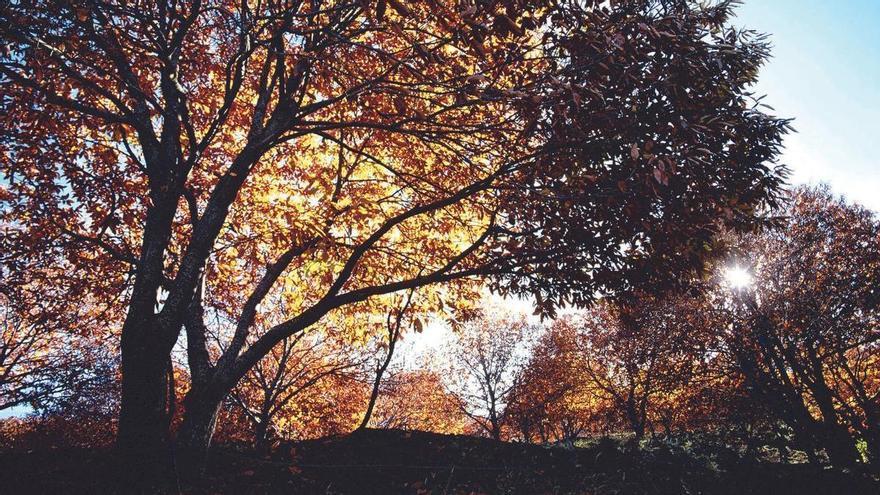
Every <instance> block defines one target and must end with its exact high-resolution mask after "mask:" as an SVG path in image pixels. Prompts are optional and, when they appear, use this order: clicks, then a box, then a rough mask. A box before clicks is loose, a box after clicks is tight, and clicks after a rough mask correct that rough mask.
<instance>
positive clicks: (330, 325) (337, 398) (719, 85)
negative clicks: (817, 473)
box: [0, 0, 880, 485]
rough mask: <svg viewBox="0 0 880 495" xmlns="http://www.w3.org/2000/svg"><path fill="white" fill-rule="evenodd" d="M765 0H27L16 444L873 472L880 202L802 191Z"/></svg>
mask: <svg viewBox="0 0 880 495" xmlns="http://www.w3.org/2000/svg"><path fill="white" fill-rule="evenodd" d="M735 3H736V2H726V1H725V2H715V3H705V2H694V1H689V0H626V1H616V2H595V1H561V2H549V1H545V0H504V1H495V0H491V1H479V2H475V3H474V2H449V1H445V0H420V1H412V2H409V1H407V2H402V1H398V0H332V1H329V2H318V3H315V2H299V1H292V2H263V1H258V2H227V1H221V0H209V1H184V2H171V3H168V2H134V3H131V2H114V1H101V2H76V1H74V2H54V1H45V2H39V1H38V2H12V3H9V2H7V3H4V4H3V5H2V6H0V37H2V49H0V129H2V130H0V229H2V232H0V277H2V278H0V296H2V299H0V306H2V308H0V309H2V310H3V314H2V315H3V316H2V317H3V322H2V327H0V329H2V339H3V340H2V345H0V409H16V408H17V409H21V408H23V407H26V408H28V411H30V412H32V413H33V414H31V415H30V416H29V417H28V419H15V420H11V421H9V422H7V423H5V424H4V429H5V430H4V431H7V430H10V431H12V430H14V431H12V433H9V434H8V435H5V436H6V437H8V438H24V433H23V432H26V431H31V430H33V429H35V428H39V427H42V426H40V425H51V424H53V422H55V423H54V424H66V425H74V426H65V428H68V429H69V428H80V427H81V428H87V427H86V426H84V425H87V424H89V423H88V421H95V418H109V419H107V420H106V421H104V422H103V424H106V425H107V428H106V432H107V434H106V435H104V437H103V438H112V437H114V436H115V437H116V439H117V446H118V447H119V448H120V452H121V453H122V454H123V455H124V456H123V457H124V458H126V459H129V460H130V461H132V462H131V466H132V469H130V470H128V471H127V473H129V474H131V476H132V477H133V478H137V479H135V481H138V482H144V483H146V484H147V485H149V484H150V483H152V482H154V480H156V479H158V478H160V477H161V476H160V475H163V474H165V473H166V472H170V471H171V470H172V468H173V471H174V472H175V473H183V477H191V478H197V477H198V474H199V472H200V471H201V470H202V469H203V468H204V465H205V462H206V456H207V452H208V449H209V446H210V445H211V443H212V441H213V440H215V437H216V440H218V441H220V442H221V443H226V444H237V445H251V446H253V447H255V448H257V449H259V450H260V451H263V452H269V451H271V450H272V449H273V447H277V446H278V445H279V444H280V442H285V441H293V440H301V439H306V438H315V437H320V436H327V435H335V434H343V433H348V432H351V431H352V430H355V429H362V428H364V427H375V428H400V429H407V430H432V431H438V432H449V433H467V434H472V435H485V436H490V437H493V438H495V439H497V440H517V441H521V442H533V443H564V444H567V445H575V444H576V443H578V442H581V441H583V440H584V439H585V438H588V437H592V436H596V435H602V434H614V435H624V436H632V437H633V438H635V439H637V440H646V439H648V438H657V437H660V436H663V437H667V438H670V437H673V436H675V435H678V434H683V433H693V432H703V433H706V434H708V432H711V433H712V435H717V436H723V437H724V438H725V441H728V442H731V444H735V445H736V446H737V447H742V449H744V450H745V451H749V452H751V451H754V450H755V449H756V448H759V447H763V446H766V445H768V444H769V443H771V441H772V442H776V443H775V444H774V445H776V444H779V445H783V446H784V448H783V447H779V449H781V450H780V451H783V450H784V451H785V453H784V455H788V450H785V449H789V450H792V451H793V450H797V451H798V452H804V453H805V455H807V456H809V457H810V459H812V460H814V461H816V462H825V461H828V462H830V463H832V464H833V465H835V466H843V467H848V468H851V467H853V466H855V465H857V464H860V463H874V464H875V465H876V463H877V462H878V459H880V405H878V393H880V389H878V387H880V381H878V378H877V376H876V368H877V366H876V365H877V358H878V357H877V356H878V354H877V345H876V339H877V337H878V333H877V314H876V311H877V303H878V301H880V295H878V292H877V289H876V287H877V283H876V282H877V280H878V275H880V261H878V258H877V256H880V254H878V253H880V249H878V222H877V220H876V218H875V216H874V215H873V214H872V213H870V212H868V211H866V210H864V209H862V208H860V207H858V206H854V205H850V204H847V203H845V202H844V201H842V200H838V199H836V198H834V197H832V196H831V195H830V193H828V192H827V191H824V190H821V189H819V190H813V189H810V190H806V189H804V190H798V191H795V192H792V193H790V194H789V193H786V192H784V190H783V182H784V179H785V175H786V172H785V168H784V167H783V166H781V165H779V164H778V163H777V162H776V158H777V155H778V153H779V152H780V147H781V140H782V137H783V135H784V134H785V133H786V132H787V131H788V129H789V127H788V121H787V120H785V119H780V118H776V117H774V116H771V115H768V114H766V113H763V112H762V111H761V110H760V108H759V99H758V98H756V97H755V96H754V95H753V94H752V93H751V87H752V85H753V84H754V83H755V82H756V80H757V75H758V69H759V68H760V66H761V65H762V64H763V63H764V61H765V60H766V58H767V56H768V55H769V52H768V45H767V43H766V41H765V39H764V38H763V37H762V36H760V35H757V34H755V33H752V32H750V31H747V30H740V29H736V28H734V27H732V26H731V23H730V20H729V18H730V16H731V15H732V13H733V9H734V6H735V5H734V4H735ZM737 256H739V258H737ZM733 259H739V260H740V261H739V263H740V264H741V265H743V266H746V267H747V268H748V269H749V270H751V272H752V273H753V275H754V278H755V280H756V283H755V284H754V286H752V287H748V288H738V289H735V288H731V287H725V285H724V284H723V283H722V282H719V280H718V279H717V277H718V275H717V274H718V273H721V272H723V271H724V268H725V266H726V264H728V263H731V260H733ZM489 293H492V294H493V295H492V296H491V297H494V298H497V297H498V296H502V297H506V298H508V299H507V300H508V301H510V300H514V299H517V298H525V299H528V300H529V301H531V302H533V303H534V306H535V315H536V317H538V318H539V321H532V320H529V319H528V318H526V317H522V316H520V315H506V314H500V315H499V314H493V312H495V310H492V309H491V306H490V305H489V304H487V303H486V300H487V299H488V298H489V297H490V296H488V295H487V294H489ZM443 325H445V326H446V327H448V328H451V329H452V335H453V337H451V340H450V342H448V343H447V344H448V345H446V346H445V347H443V348H442V349H441V350H440V351H438V352H437V354H438V355H437V356H429V357H431V358H433V359H426V360H425V361H426V362H428V363H433V364H431V365H430V366H429V365H424V366H413V365H412V363H411V362H410V363H409V364H407V365H404V364H402V362H401V361H400V359H401V358H400V356H399V354H398V353H399V352H400V351H399V343H401V342H404V341H407V339H409V338H411V337H414V338H416V339H417V338H418V336H419V335H420V334H421V335H424V334H427V333H429V332H430V330H431V328H432V327H433V328H436V327H438V326H443ZM749 401H754V403H755V404H758V406H755V407H751V406H745V405H744V404H746V403H748V402H749ZM19 415H24V414H23V413H22V414H19ZM62 419H63V420H64V421H67V423H64V422H63V421H62ZM77 424H79V425H80V426H76V425H77ZM28 434H30V433H28ZM215 434H216V435H215ZM77 441H79V440H77ZM100 441H102V442H103V441H105V440H103V439H102V440H100ZM96 442H97V440H96ZM71 443H73V442H71ZM86 443H87V442H86ZM168 452H175V455H176V456H177V457H175V458H174V460H173V463H172V462H171V461H170V460H169V456H168V455H167V453H168ZM143 459H149V460H152V461H154V462H145V461H143ZM134 460H138V462H134ZM172 464H173V466H172ZM151 469H154V470H155V472H150V470H151Z"/></svg>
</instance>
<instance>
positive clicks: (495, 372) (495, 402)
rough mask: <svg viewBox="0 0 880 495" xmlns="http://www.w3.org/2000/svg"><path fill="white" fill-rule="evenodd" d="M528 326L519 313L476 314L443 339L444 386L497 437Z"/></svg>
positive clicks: (522, 359) (522, 361)
mask: <svg viewBox="0 0 880 495" xmlns="http://www.w3.org/2000/svg"><path fill="white" fill-rule="evenodd" d="M532 332H534V328H532V327H531V325H529V323H528V321H527V320H525V318H523V317H516V316H512V315H503V316H488V315H482V316H480V317H478V318H476V319H474V320H472V321H470V322H468V323H466V324H465V325H464V326H463V327H462V328H461V330H459V331H458V332H457V333H456V335H455V336H454V337H453V338H452V340H451V342H449V343H447V346H448V347H447V349H446V350H445V356H446V357H445V359H446V364H447V376H446V382H447V387H448V389H449V390H450V391H451V392H452V393H453V394H454V395H455V396H456V397H457V398H458V401H459V407H460V409H461V411H462V412H463V413H464V414H466V415H467V416H468V417H470V418H471V419H472V420H473V421H475V422H476V424H477V426H478V427H479V429H480V430H482V432H483V433H485V434H487V435H489V436H490V437H491V438H494V439H495V440H500V439H501V433H502V430H501V427H502V425H503V423H504V417H503V415H504V413H505V410H506V407H507V404H508V401H509V399H510V393H511V392H512V391H513V389H514V387H515V384H516V378H517V376H518V375H519V372H520V369H521V368H522V366H523V365H524V364H525V359H526V355H527V354H526V352H527V350H526V345H527V342H528V340H527V339H528V338H529V334H530V333H532Z"/></svg>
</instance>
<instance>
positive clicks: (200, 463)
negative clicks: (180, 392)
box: [177, 390, 222, 480]
mask: <svg viewBox="0 0 880 495" xmlns="http://www.w3.org/2000/svg"><path fill="white" fill-rule="evenodd" d="M221 402H222V396H221V397H220V398H218V396H217V395H213V394H209V393H205V392H199V391H197V390H193V391H190V393H188V394H187V396H186V399H185V402H184V404H185V412H184V415H183V423H182V424H181V425H180V431H179V432H178V433H177V446H178V458H179V463H178V465H179V469H180V473H181V475H182V476H183V477H184V478H186V479H189V480H195V479H198V478H200V477H201V475H202V474H204V472H205V468H206V467H207V464H208V448H209V447H210V446H211V438H212V437H213V436H214V427H215V425H216V424H217V413H218V412H219V411H220V404H221Z"/></svg>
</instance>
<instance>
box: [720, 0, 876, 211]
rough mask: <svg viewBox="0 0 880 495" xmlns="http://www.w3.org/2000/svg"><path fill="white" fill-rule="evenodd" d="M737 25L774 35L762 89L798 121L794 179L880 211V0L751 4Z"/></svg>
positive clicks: (790, 147) (780, 111)
mask: <svg viewBox="0 0 880 495" xmlns="http://www.w3.org/2000/svg"><path fill="white" fill-rule="evenodd" d="M733 25H735V26H740V27H742V26H745V27H748V28H750V29H754V30H756V31H759V32H763V33H768V34H770V35H771V42H772V44H773V46H774V48H773V58H772V60H770V62H769V63H768V65H767V66H766V67H764V70H763V71H762V73H761V76H760V82H759V83H758V86H757V88H756V91H757V93H759V94H766V95H767V98H766V99H765V100H764V102H765V103H767V104H768V105H770V106H772V107H773V108H774V109H775V113H776V114H777V115H780V116H784V117H793V118H794V119H795V121H794V127H795V129H796V130H797V131H798V132H797V133H796V134H793V135H790V136H788V138H787V139H786V142H785V144H786V151H785V154H784V156H783V162H784V163H786V164H787V165H788V166H789V167H790V168H791V170H792V173H793V174H792V178H791V181H792V182H793V183H815V182H827V183H829V184H831V186H832V189H833V190H834V191H835V192H836V193H839V194H843V195H845V196H846V197H847V198H849V199H850V200H853V201H857V202H859V203H862V204H863V205H865V206H868V207H871V208H873V209H874V210H875V211H880V0H835V1H829V0H745V2H744V4H743V5H741V6H740V7H739V8H738V15H737V18H736V19H734V20H733Z"/></svg>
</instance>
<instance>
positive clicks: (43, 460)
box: [0, 430, 880, 495]
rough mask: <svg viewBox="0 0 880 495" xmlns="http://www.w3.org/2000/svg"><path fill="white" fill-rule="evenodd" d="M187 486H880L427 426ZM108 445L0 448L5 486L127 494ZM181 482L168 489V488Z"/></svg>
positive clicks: (311, 489)
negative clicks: (434, 430) (33, 449)
mask: <svg viewBox="0 0 880 495" xmlns="http://www.w3.org/2000/svg"><path fill="white" fill-rule="evenodd" d="M211 456H212V458H211V467H210V469H209V472H208V474H207V477H206V480H205V481H204V484H203V485H201V486H199V487H182V491H183V492H185V493H193V494H201V493H206V494H207V493H297V494H300V493H307V494H310V493H316V494H317V493H322V494H398V493H399V494H420V495H421V494H483V493H486V494H495V493H522V494H544V493H546V494H566V493H571V494H595V495H600V494H678V493H690V494H724V495H727V494H731V495H733V494H768V495H769V494H786V493H792V494H799V495H800V494H830V493H846V494H861V493H864V494H874V493H880V485H878V484H877V483H876V482H874V481H871V480H869V479H867V478H865V477H861V476H857V475H853V474H845V473H840V472H836V471H830V470H822V469H818V468H815V467H812V466H808V465H780V464H761V463H754V462H744V461H738V460H733V459H731V460H729V461H728V462H725V463H724V464H725V466H724V467H723V468H720V467H718V464H716V463H707V462H703V461H699V460H696V459H695V458H694V457H692V456H689V455H686V454H684V453H683V452H680V451H679V452H675V451H672V450H670V449H664V448H654V449H648V450H644V449H643V450H636V449H633V448H628V447H626V446H622V447H621V446H620V445H618V444H616V443H614V442H611V441H605V442H599V443H597V444H595V445H592V446H590V447H586V448H577V449H564V448H545V447H540V446H534V445H524V444H516V443H502V442H495V441H493V440H488V439H483V438H473V437H466V436H455V435H438V434H433V433H424V432H403V431H395V430H367V431H363V432H359V433H355V434H352V435H348V436H344V437H337V438H328V439H322V440H312V441H306V442H300V443H295V444H286V445H282V446H280V447H279V448H278V449H276V451H275V452H274V453H273V454H272V455H271V456H269V457H263V458H260V457H256V456H254V455H253V454H251V453H248V452H245V451H238V450H234V449H230V448H217V449H215V450H214V451H213V452H212V454H211ZM115 474H116V470H115V468H114V459H113V456H112V453H111V452H108V451H95V450H90V451H69V450H53V451H44V452H6V453H2V454H0V483H2V484H0V492H2V493H107V492H118V493H126V492H127V491H126V490H125V489H124V487H120V486H119V485H118V484H116V483H114V482H113V479H114V475H115ZM176 491H177V489H176V487H174V486H173V485H172V488H171V489H170V492H171V493H174V492H176Z"/></svg>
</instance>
